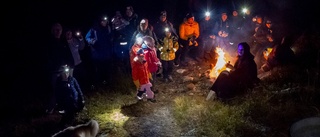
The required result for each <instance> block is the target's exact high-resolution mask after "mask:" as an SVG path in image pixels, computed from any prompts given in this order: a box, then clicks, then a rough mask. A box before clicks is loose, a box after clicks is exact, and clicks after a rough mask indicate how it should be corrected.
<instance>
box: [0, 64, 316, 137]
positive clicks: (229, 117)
mask: <svg viewBox="0 0 320 137" xmlns="http://www.w3.org/2000/svg"><path fill="white" fill-rule="evenodd" d="M271 73H272V75H271V76H270V77H268V78H266V79H263V80H262V82H261V83H260V85H259V86H257V87H255V88H254V89H252V90H250V91H248V94H246V95H244V96H241V97H236V98H234V99H232V100H230V101H228V102H220V101H219V100H210V101H205V97H204V96H189V95H188V94H186V93H183V92H182V93H181V92H177V93H174V94H175V96H174V97H172V98H173V99H172V101H171V102H167V103H168V104H167V105H172V106H173V107H172V108H173V109H172V113H173V119H175V121H176V123H177V125H178V127H180V128H181V135H182V136H204V137H206V136H208V137H209V136H210V137H211V136H214V137H248V136H250V137H270V136H290V132H289V131H290V126H291V125H292V124H293V123H294V122H296V121H298V120H301V119H303V118H307V117H312V116H320V111H319V110H320V91H319V89H318V85H315V84H310V83H309V82H308V79H310V75H307V73H306V72H304V71H300V70H298V69H292V67H279V68H276V69H274V70H272V71H271ZM293 74H299V75H293ZM116 81H117V82H118V83H121V85H116V86H114V87H112V90H106V88H103V87H101V88H99V89H98V91H96V92H85V100H86V109H85V110H83V111H82V112H80V113H79V114H78V115H77V117H76V118H75V121H74V124H77V123H85V122H87V121H88V120H89V119H95V120H97V121H98V122H99V125H100V132H99V137H102V136H111V137H126V136H130V133H128V132H127V130H126V127H125V124H126V122H127V121H128V120H129V119H130V118H132V117H135V116H138V117H139V116H143V115H144V114H147V113H150V112H147V111H148V110H147V109H146V107H148V106H146V104H145V103H142V105H141V104H137V101H136V99H135V98H134V97H135V90H134V85H133V83H132V80H131V78H130V77H128V76H125V75H122V76H121V75H120V76H119V77H118V79H116ZM198 83H201V81H199V82H198ZM311 83H312V82H311ZM196 84H197V83H196ZM200 89H201V90H203V89H205V88H200ZM204 92H207V91H204ZM170 95H171V94H170ZM167 96H168V95H167ZM170 103H172V104H170ZM156 104H157V103H156ZM158 104H161V103H158ZM38 107H39V106H38ZM38 107H37V106H33V107H32V106H28V109H29V111H31V110H32V109H36V110H39V109H40V108H38ZM126 107H129V108H130V107H131V108H132V109H129V110H130V111H132V112H130V113H131V114H136V113H140V115H138V114H137V115H135V116H132V115H131V116H130V115H127V114H128V113H124V108H126ZM133 107H134V108H133ZM151 113H152V112H151ZM32 114H34V113H32ZM32 114H29V115H30V117H27V118H24V119H20V120H18V119H16V120H15V121H17V122H16V123H12V124H10V125H8V126H9V127H6V128H3V127H2V128H0V135H1V134H2V133H3V132H5V131H4V130H7V129H10V130H9V131H8V132H10V133H6V134H3V135H6V136H7V135H8V136H15V137H25V136H34V134H36V133H38V132H46V131H47V130H48V129H51V130H53V129H54V124H57V122H58V121H59V119H60V118H59V117H51V118H50V119H48V118H44V117H41V116H39V115H38V117H37V116H34V115H32ZM37 121H38V122H37ZM40 121H41V122H40ZM37 123H38V124H37ZM52 123H53V124H52ZM2 126H3V125H2ZM137 130H139V129H137ZM38 136H39V135H38Z"/></svg>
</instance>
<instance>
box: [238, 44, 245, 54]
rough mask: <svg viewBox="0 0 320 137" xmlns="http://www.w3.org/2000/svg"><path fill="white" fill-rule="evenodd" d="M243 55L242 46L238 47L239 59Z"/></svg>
mask: <svg viewBox="0 0 320 137" xmlns="http://www.w3.org/2000/svg"><path fill="white" fill-rule="evenodd" d="M243 54H244V48H243V46H242V45H239V46H238V55H239V56H240V57H241V56H243Z"/></svg>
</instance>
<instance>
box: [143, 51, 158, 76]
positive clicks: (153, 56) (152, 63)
mask: <svg viewBox="0 0 320 137" xmlns="http://www.w3.org/2000/svg"><path fill="white" fill-rule="evenodd" d="M144 53H145V56H144V58H145V59H146V61H147V63H148V69H149V71H150V73H156V72H157V70H158V65H157V64H156V63H158V62H159V58H158V57H157V53H156V50H155V49H154V50H153V49H150V48H146V49H144Z"/></svg>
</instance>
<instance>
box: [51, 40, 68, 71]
mask: <svg viewBox="0 0 320 137" xmlns="http://www.w3.org/2000/svg"><path fill="white" fill-rule="evenodd" d="M47 57H48V58H47V59H48V60H47V69H48V70H49V72H51V73H57V72H58V71H59V69H60V67H61V66H63V65H68V66H70V67H73V66H74V60H73V56H72V53H71V50H70V48H69V45H68V42H67V40H66V39H57V38H54V37H52V38H51V39H50V40H49V45H48V48H47Z"/></svg>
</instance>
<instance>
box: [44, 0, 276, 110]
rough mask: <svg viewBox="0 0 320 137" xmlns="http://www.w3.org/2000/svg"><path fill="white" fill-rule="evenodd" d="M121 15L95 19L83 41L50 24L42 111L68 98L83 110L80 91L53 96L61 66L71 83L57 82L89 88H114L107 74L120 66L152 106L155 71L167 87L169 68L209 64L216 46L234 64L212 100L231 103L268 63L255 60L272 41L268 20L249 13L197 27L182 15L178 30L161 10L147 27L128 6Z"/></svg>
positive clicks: (205, 21)
mask: <svg viewBox="0 0 320 137" xmlns="http://www.w3.org/2000/svg"><path fill="white" fill-rule="evenodd" d="M125 13H126V15H125V16H122V15H121V12H120V11H116V14H115V16H114V17H112V18H109V17H108V16H105V15H103V16H100V18H99V19H98V20H97V22H95V24H94V25H93V26H92V27H91V28H90V29H89V30H88V32H87V33H86V34H85V35H84V36H83V35H82V33H80V32H75V31H72V30H70V29H65V32H64V33H63V34H64V35H62V26H61V24H59V23H55V24H54V25H53V26H52V36H53V37H52V40H51V41H49V45H48V46H49V47H48V53H49V54H48V70H49V72H50V75H51V77H50V79H51V89H52V91H51V93H52V98H51V99H52V100H51V103H50V107H49V108H50V109H48V111H50V110H52V109H53V108H54V105H55V103H56V102H55V100H59V98H65V97H72V98H73V101H74V103H75V102H77V105H78V106H80V107H78V106H76V107H74V108H83V104H82V105H81V103H80V104H79V102H84V99H83V96H82V93H81V88H79V87H77V86H72V85H79V84H70V83H71V82H67V83H65V82H64V83H62V85H64V86H66V87H67V88H69V89H72V90H70V91H71V92H70V94H69V95H61V96H64V97H57V93H59V91H57V90H58V88H57V87H59V86H57V85H58V84H59V83H61V82H58V78H59V77H61V76H62V75H61V73H62V71H61V67H62V66H64V67H66V66H68V67H69V71H68V76H67V77H71V78H69V79H73V78H74V80H66V79H65V78H64V80H63V81H72V82H76V83H77V80H76V79H77V78H79V79H83V77H89V76H91V77H92V78H91V82H92V83H90V84H92V85H93V87H94V86H96V85H97V83H103V84H105V85H110V84H115V83H114V77H115V76H114V71H113V69H114V68H115V67H118V66H116V65H118V64H122V67H124V68H125V69H124V70H126V71H125V72H126V73H128V74H129V75H130V76H131V77H132V79H133V83H134V84H135V86H136V88H137V98H138V99H139V100H141V99H142V98H144V97H146V98H147V99H148V100H150V101H151V102H155V95H154V92H157V89H156V83H155V82H156V79H157V73H159V70H161V72H160V73H161V74H162V81H163V82H166V83H169V82H173V81H174V79H173V78H172V73H173V68H174V67H175V66H177V67H178V66H183V67H186V66H188V62H189V60H188V58H187V57H191V58H192V59H194V60H195V61H197V62H204V61H206V62H214V61H215V56H216V55H215V48H216V47H221V48H222V49H223V50H224V51H226V52H227V54H230V56H231V57H234V58H235V65H234V66H232V65H231V64H228V67H231V68H232V69H231V71H230V72H227V71H223V72H222V73H221V74H220V75H219V76H218V78H217V80H216V81H215V83H214V84H213V86H212V87H211V88H210V90H211V93H213V92H215V93H216V94H217V96H218V97H221V98H231V97H233V96H235V95H236V94H237V93H240V91H243V90H245V89H247V88H252V87H253V85H254V84H255V83H258V81H259V79H258V78H257V72H258V70H259V69H260V67H263V66H264V69H265V68H266V65H263V63H265V62H268V61H267V60H268V58H261V55H263V53H264V51H265V49H266V48H272V47H274V45H276V44H275V42H276V40H277V39H278V36H276V33H277V31H275V30H274V29H273V27H272V25H271V23H272V21H271V19H269V18H265V21H263V19H262V17H261V16H254V17H251V16H250V12H246V13H245V14H244V15H243V16H241V15H239V14H238V12H237V11H236V10H234V11H233V12H232V16H231V17H230V19H229V18H228V13H227V12H222V13H221V14H220V16H218V17H216V18H213V17H212V15H210V14H206V15H205V16H204V17H203V18H202V17H200V20H199V22H198V21H196V18H195V16H194V14H193V13H191V12H190V13H187V14H186V16H185V18H184V19H183V21H182V22H181V23H180V25H179V28H178V29H175V28H174V25H173V24H172V23H171V22H170V21H169V20H167V12H166V11H161V12H160V15H159V19H158V20H157V22H155V23H154V24H151V22H150V21H149V19H148V18H141V19H140V18H139V16H138V14H137V13H135V12H134V10H133V7H132V6H128V7H126V11H125ZM85 47H87V49H89V51H90V61H91V63H92V64H91V65H92V69H91V70H92V71H90V72H89V73H88V72H87V70H86V69H85V68H86V67H84V65H83V61H82V57H81V54H80V51H81V50H83V49H85ZM280 54H281V53H280ZM274 55H275V54H274ZM273 59H274V60H275V58H273ZM262 60H263V61H262ZM270 60H271V59H270ZM270 64H272V63H270V61H269V64H268V65H269V66H271V65H270ZM272 65H274V64H272ZM63 73H65V72H63ZM84 73H87V74H88V75H84ZM72 77H73V78H72ZM244 79H245V80H244ZM80 81H81V80H80ZM83 83H84V82H83ZM229 83H230V84H232V85H229ZM81 84H82V81H81V82H80V85H81ZM59 90H60V89H59ZM71 94H72V95H71ZM59 96H60V95H59ZM56 97H57V98H56ZM79 100H80V101H79ZM60 104H63V103H60ZM74 108H73V109H74ZM75 110H78V109H75ZM72 111H73V110H72Z"/></svg>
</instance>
